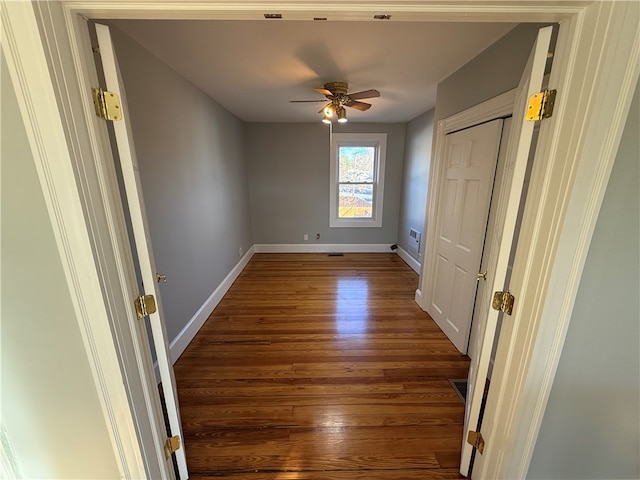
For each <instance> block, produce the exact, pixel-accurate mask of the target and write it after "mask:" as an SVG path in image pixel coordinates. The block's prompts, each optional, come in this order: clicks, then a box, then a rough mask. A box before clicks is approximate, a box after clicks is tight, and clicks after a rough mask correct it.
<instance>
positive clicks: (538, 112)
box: [525, 90, 557, 122]
mask: <svg viewBox="0 0 640 480" xmlns="http://www.w3.org/2000/svg"><path fill="white" fill-rule="evenodd" d="M556 92H557V90H544V91H542V92H539V93H534V94H533V95H531V98H529V104H528V105H527V113H526V115H525V118H526V119H527V120H529V121H530V122H535V121H538V120H542V119H543V118H549V117H550V116H551V115H553V106H554V104H555V102H556Z"/></svg>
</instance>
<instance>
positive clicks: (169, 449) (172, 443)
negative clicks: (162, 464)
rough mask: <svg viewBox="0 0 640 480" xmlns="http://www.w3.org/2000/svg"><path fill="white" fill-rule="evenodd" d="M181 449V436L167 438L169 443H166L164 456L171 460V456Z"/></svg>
mask: <svg viewBox="0 0 640 480" xmlns="http://www.w3.org/2000/svg"><path fill="white" fill-rule="evenodd" d="M179 449H180V436H178V435H175V436H173V437H170V438H167V441H166V442H165V443H164V456H165V457H166V458H169V457H170V456H171V454H173V453H174V452H175V451H176V450H179Z"/></svg>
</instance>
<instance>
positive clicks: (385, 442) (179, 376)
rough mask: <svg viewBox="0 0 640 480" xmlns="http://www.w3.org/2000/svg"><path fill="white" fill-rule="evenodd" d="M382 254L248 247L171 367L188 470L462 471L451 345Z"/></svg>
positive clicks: (401, 270)
mask: <svg viewBox="0 0 640 480" xmlns="http://www.w3.org/2000/svg"><path fill="white" fill-rule="evenodd" d="M417 281H418V279H417V275H416V274H415V273H414V272H413V271H412V270H411V269H410V268H408V267H407V266H406V264H404V262H402V260H401V259H400V258H399V257H398V256H397V255H395V254H345V255H344V256H338V257H333V256H332V257H329V256H327V255H325V254H256V255H254V257H253V258H252V260H251V261H250V262H249V264H248V265H247V266H246V268H245V269H244V271H243V272H242V274H241V275H240V276H239V277H238V279H237V280H236V282H235V283H234V285H233V286H232V287H231V289H230V290H229V292H228V293H227V294H226V295H225V297H224V298H223V299H222V301H221V302H220V304H219V305H218V307H217V308H216V310H215V311H214V312H213V313H212V314H211V316H210V318H209V319H208V320H207V322H206V323H205V325H204V326H203V327H202V329H201V330H200V332H199V333H198V335H197V336H196V337H195V338H194V340H193V342H192V343H191V344H190V345H189V347H188V348H187V350H186V351H185V352H184V354H183V355H182V357H181V358H180V359H179V361H178V362H177V363H176V365H175V375H176V382H177V385H178V395H179V400H180V412H181V416H182V422H183V429H184V437H185V438H184V443H185V450H186V454H187V463H188V465H189V469H190V472H191V478H192V479H201V480H213V479H214V478H216V479H219V478H229V479H247V480H346V479H349V480H392V479H393V480H418V479H420V480H430V479H453V478H462V477H460V475H459V473H458V462H459V458H460V448H461V443H462V422H463V419H464V405H463V403H462V402H461V401H460V399H459V397H458V395H457V394H456V393H455V391H454V390H453V388H452V387H451V384H450V383H449V381H448V380H449V379H453V378H464V377H466V375H467V370H468V366H469V361H468V358H467V357H465V356H463V355H460V354H459V353H458V352H457V350H456V349H455V347H453V345H452V344H451V343H450V342H449V340H448V339H447V338H446V337H445V336H444V334H443V333H442V332H441V331H440V329H439V328H438V327H437V326H436V325H435V323H434V322H433V320H432V319H431V318H430V317H429V315H427V314H426V313H424V312H423V311H422V310H420V308H419V307H418V306H417V305H416V303H415V301H414V292H415V289H416V287H417Z"/></svg>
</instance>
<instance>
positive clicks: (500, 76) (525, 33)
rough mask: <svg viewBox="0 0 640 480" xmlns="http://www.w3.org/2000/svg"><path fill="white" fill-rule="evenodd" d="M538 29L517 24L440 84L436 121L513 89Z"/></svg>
mask: <svg viewBox="0 0 640 480" xmlns="http://www.w3.org/2000/svg"><path fill="white" fill-rule="evenodd" d="M542 26H543V25H542V24H534V23H523V24H520V25H518V26H517V27H515V28H514V29H513V30H511V31H510V32H509V33H507V34H506V35H505V36H504V37H502V38H501V39H500V40H498V41H497V42H495V43H494V44H493V45H491V46H490V47H489V48H487V49H486V50H484V51H483V52H482V53H481V54H479V55H478V56H476V57H475V58H474V59H473V60H471V61H470V62H469V63H467V64H466V65H464V66H463V67H462V68H460V69H458V70H457V71H456V72H454V73H453V74H451V75H450V76H448V77H447V78H446V79H445V80H443V81H442V82H440V83H439V84H438V95H437V98H436V121H437V120H441V119H443V118H447V117H449V116H451V115H453V114H454V113H459V112H461V111H463V110H466V109H467V108H469V107H473V106H474V105H478V104H479V103H482V102H484V101H485V100H489V99H491V98H493V97H495V96H497V95H500V94H501V93H504V92H508V91H509V90H511V89H513V88H515V87H517V86H518V82H519V81H520V77H521V76H522V72H523V70H524V66H525V65H526V63H527V59H528V58H529V52H530V50H531V47H532V46H533V42H534V41H535V38H536V35H537V33H538V30H539V29H540V28H541V27H542Z"/></svg>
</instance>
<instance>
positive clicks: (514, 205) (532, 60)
mask: <svg viewBox="0 0 640 480" xmlns="http://www.w3.org/2000/svg"><path fill="white" fill-rule="evenodd" d="M552 30H553V27H545V28H542V29H540V31H539V33H538V38H537V40H536V43H535V44H534V46H533V49H532V51H531V54H530V56H529V61H528V62H527V65H526V67H525V70H524V73H523V74H522V78H521V80H520V84H519V85H518V89H517V92H516V99H515V103H514V111H513V123H512V126H511V132H510V136H509V141H508V151H507V154H506V165H505V171H504V175H503V176H502V185H501V186H500V198H499V201H498V205H497V207H496V215H495V225H494V227H493V228H492V231H493V236H494V238H493V241H494V245H493V247H492V248H491V249H490V251H491V255H490V256H489V258H487V259H486V260H487V269H488V270H490V271H491V275H487V277H493V281H492V282H491V283H490V284H489V282H488V284H487V287H490V288H485V289H484V295H483V298H480V299H479V301H480V305H479V307H478V316H477V317H476V318H475V319H474V321H475V322H480V325H481V328H479V329H478V330H481V332H479V334H478V335H477V338H476V340H474V341H475V342H476V344H475V345H474V347H473V351H474V355H473V357H472V359H471V366H470V368H469V382H468V390H467V405H466V412H465V426H464V435H463V439H462V456H461V459H460V473H462V474H463V475H465V476H467V475H468V474H469V473H470V470H471V460H472V453H473V451H474V447H473V446H471V445H470V444H469V443H468V442H467V439H468V436H469V432H470V431H474V432H479V431H480V430H481V424H480V422H481V418H480V410H481V405H482V400H483V396H484V390H485V380H486V378H487V372H488V369H489V360H490V358H491V350H492V347H493V341H494V338H495V332H496V326H497V323H498V318H499V315H502V312H499V311H497V310H494V309H493V308H491V297H492V295H493V292H496V291H508V284H507V282H508V268H509V259H510V257H511V255H512V248H513V247H514V246H515V245H516V244H517V225H518V212H519V211H520V204H521V201H523V187H524V183H525V176H526V171H527V164H528V161H529V157H530V151H531V145H532V138H533V133H534V127H535V123H534V122H530V121H525V118H524V117H525V111H526V108H527V103H528V102H527V101H528V99H529V98H530V97H531V95H533V94H534V93H537V92H539V91H540V90H541V88H542V81H543V77H544V72H545V66H546V62H547V52H548V51H549V44H550V42H551V33H552ZM488 240H489V241H491V239H488ZM496 247H497V248H496ZM505 318H509V317H505ZM483 441H484V442H490V441H491V439H490V438H483ZM479 452H480V454H481V453H482V452H481V451H480V450H476V454H478V453H479Z"/></svg>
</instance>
